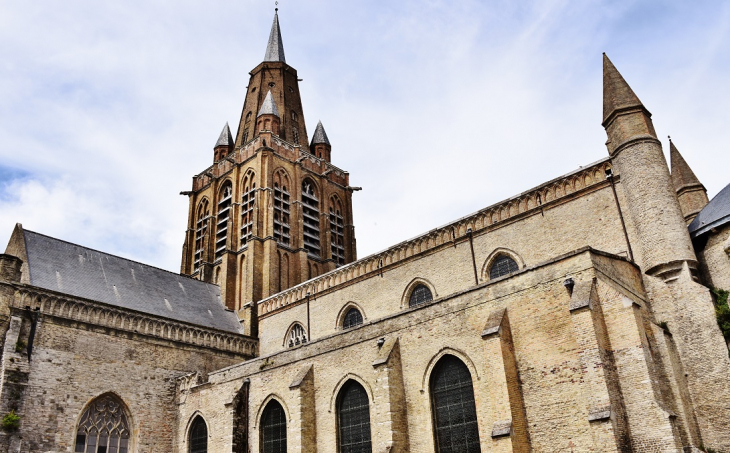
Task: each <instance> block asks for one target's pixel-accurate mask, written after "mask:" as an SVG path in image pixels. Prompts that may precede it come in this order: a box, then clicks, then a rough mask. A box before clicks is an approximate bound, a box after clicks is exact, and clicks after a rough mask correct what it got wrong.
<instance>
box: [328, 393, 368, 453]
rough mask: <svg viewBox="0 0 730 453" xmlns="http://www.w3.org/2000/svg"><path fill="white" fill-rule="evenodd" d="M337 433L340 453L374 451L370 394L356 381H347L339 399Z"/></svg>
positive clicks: (366, 452)
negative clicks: (371, 433) (371, 432)
mask: <svg viewBox="0 0 730 453" xmlns="http://www.w3.org/2000/svg"><path fill="white" fill-rule="evenodd" d="M337 431H338V436H337V441H338V443H339V451H340V453H371V452H372V451H373V448H372V443H371V441H370V403H369V401H368V394H367V392H365V389H364V388H363V387H362V385H360V384H359V383H357V382H356V381H352V380H350V381H347V383H345V385H344V386H343V387H342V390H340V394H339V395H338V397H337Z"/></svg>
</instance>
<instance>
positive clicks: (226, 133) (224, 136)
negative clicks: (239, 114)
mask: <svg viewBox="0 0 730 453" xmlns="http://www.w3.org/2000/svg"><path fill="white" fill-rule="evenodd" d="M219 146H233V136H232V135H231V128H230V127H228V122H227V121H226V125H225V126H223V130H222V131H221V135H220V137H218V141H217V142H215V146H214V148H218V147H219Z"/></svg>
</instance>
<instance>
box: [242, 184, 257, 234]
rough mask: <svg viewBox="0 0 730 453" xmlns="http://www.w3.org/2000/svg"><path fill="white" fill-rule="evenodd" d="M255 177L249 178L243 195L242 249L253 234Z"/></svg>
mask: <svg viewBox="0 0 730 453" xmlns="http://www.w3.org/2000/svg"><path fill="white" fill-rule="evenodd" d="M251 179H253V176H247V177H246V180H245V181H244V188H243V195H241V247H243V246H244V245H246V244H247V243H248V241H249V239H251V235H252V234H253V208H254V202H255V200H256V183H255V182H252V181H251Z"/></svg>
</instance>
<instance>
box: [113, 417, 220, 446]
mask: <svg viewBox="0 0 730 453" xmlns="http://www.w3.org/2000/svg"><path fill="white" fill-rule="evenodd" d="M188 445H189V446H190V448H189V449H188V451H189V453H208V426H207V425H206V424H205V420H203V417H201V416H200V415H198V416H196V417H195V420H193V423H192V424H191V425H190V434H189V439H188ZM110 453H111V452H110Z"/></svg>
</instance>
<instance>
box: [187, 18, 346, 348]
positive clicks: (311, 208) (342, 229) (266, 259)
mask: <svg viewBox="0 0 730 453" xmlns="http://www.w3.org/2000/svg"><path fill="white" fill-rule="evenodd" d="M250 76H251V77H250V80H249V84H248V87H247V88H248V89H247V94H246V99H245V101H244V104H243V111H242V113H241V120H240V123H239V125H238V128H237V135H236V138H235V140H234V139H233V138H232V134H231V132H230V129H229V128H228V125H227V124H226V126H225V127H224V129H223V132H222V133H221V135H220V138H219V139H218V142H217V143H216V145H215V147H214V162H213V165H212V166H210V167H208V168H207V169H205V170H204V171H203V172H201V173H200V174H198V175H196V176H194V177H193V187H192V190H191V191H188V192H183V194H185V195H188V196H189V199H190V207H189V213H188V228H187V232H186V237H185V244H184V246H183V256H182V265H181V273H182V274H184V275H188V276H191V277H193V278H196V279H199V280H203V281H206V282H212V283H216V284H218V285H220V287H221V298H222V299H223V303H224V304H225V306H226V307H227V308H229V309H232V310H237V311H239V315H240V317H241V318H242V319H243V320H244V324H245V326H244V327H245V329H246V333H247V334H252V335H256V334H257V327H256V314H255V312H254V310H253V309H252V307H253V306H254V305H255V304H253V302H256V301H258V300H261V299H263V298H266V297H268V296H270V295H272V294H275V293H277V292H280V291H282V290H285V289H287V288H289V287H292V286H294V285H297V284H299V283H301V282H303V281H305V280H308V279H310V278H313V277H316V276H318V275H320V274H322V273H324V272H327V271H330V270H333V269H335V268H336V267H338V266H341V265H344V264H347V263H350V262H352V261H354V260H355V259H356V258H357V256H356V255H357V254H356V246H355V232H354V226H353V220H352V192H353V190H354V189H353V188H352V187H350V185H349V174H348V173H347V172H346V171H344V170H341V169H340V168H337V167H336V166H334V165H332V163H331V145H330V142H329V139H328V138H327V134H326V133H325V132H324V127H323V126H322V124H321V122H320V123H319V124H318V125H317V130H316V132H315V136H314V137H313V140H312V143H311V145H310V144H308V139H307V131H306V126H305V123H304V113H303V110H302V102H301V98H300V95H299V79H298V78H297V72H296V70H295V69H294V68H292V67H291V66H289V65H288V64H287V63H286V60H285V58H284V48H283V44H282V40H281V31H280V29H279V20H278V14H275V16H274V23H273V25H272V28H271V34H270V36H269V42H268V45H267V48H266V55H265V57H264V61H263V62H262V63H261V64H259V65H258V66H257V67H256V68H254V69H253V70H252V71H251V73H250Z"/></svg>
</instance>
